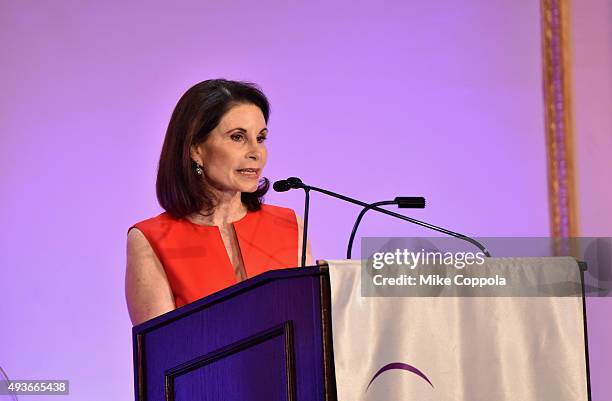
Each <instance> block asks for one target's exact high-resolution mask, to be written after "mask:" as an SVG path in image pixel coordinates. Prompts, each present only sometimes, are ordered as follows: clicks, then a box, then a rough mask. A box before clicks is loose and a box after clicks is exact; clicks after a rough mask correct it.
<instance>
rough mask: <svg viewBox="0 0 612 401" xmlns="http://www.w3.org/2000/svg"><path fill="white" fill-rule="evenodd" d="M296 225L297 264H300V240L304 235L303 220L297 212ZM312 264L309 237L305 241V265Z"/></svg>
mask: <svg viewBox="0 0 612 401" xmlns="http://www.w3.org/2000/svg"><path fill="white" fill-rule="evenodd" d="M295 218H296V219H297V225H298V266H301V265H302V241H303V238H304V236H303V235H302V234H303V233H304V220H302V218H301V217H300V216H298V215H297V214H296V215H295ZM311 265H312V250H311V248H310V239H308V240H307V241H306V266H311Z"/></svg>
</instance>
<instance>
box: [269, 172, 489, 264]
mask: <svg viewBox="0 0 612 401" xmlns="http://www.w3.org/2000/svg"><path fill="white" fill-rule="evenodd" d="M278 183H279V182H277V183H275V184H274V188H275V189H276V190H278V189H277V188H280V186H278V187H277V184H278ZM283 184H284V185H285V188H286V189H284V190H285V191H286V190H289V189H292V188H302V189H304V191H306V193H308V191H310V190H312V191H315V192H320V193H322V194H325V195H328V196H331V197H333V198H338V199H341V200H343V201H346V202H349V203H353V204H356V205H359V206H362V207H364V208H367V209H368V210H375V211H377V212H379V213H383V214H386V215H389V216H392V217H395V218H398V219H400V220H404V221H408V222H410V223H413V224H416V225H419V226H421V227H425V228H429V229H430V230H434V231H438V232H440V233H443V234H446V235H450V236H451V237H455V238H458V239H461V240H463V241H467V242H469V243H470V244H472V245H474V246H475V247H477V248H478V249H479V250H480V251H481V252H482V253H484V254H485V256H487V257H491V254H490V253H489V251H488V250H487V248H485V246H484V245H482V244H481V243H480V242H478V241H476V240H475V239H473V238H471V237H468V236H467V235H463V234H460V233H457V232H454V231H451V230H447V229H446V228H442V227H438V226H435V225H433V224H429V223H426V222H424V221H421V220H417V219H413V218H412V217H408V216H404V215H403V214H399V213H395V212H391V211H389V210H387V209H383V208H380V207H378V206H375V205H373V204H368V203H365V202H362V201H360V200H357V199H353V198H350V197H348V196H345V195H341V194H337V193H335V192H332V191H328V190H326V189H323V188H317V187H313V186H312V185H306V184H304V183H303V182H302V181H301V180H300V179H299V178H296V177H291V178H289V179H287V180H284V181H283ZM306 213H307V211H305V214H306ZM305 237H306V232H304V238H305ZM305 241H306V240H305V239H304V241H303V242H302V260H305V258H304V253H305V252H306V249H305V248H304V243H305Z"/></svg>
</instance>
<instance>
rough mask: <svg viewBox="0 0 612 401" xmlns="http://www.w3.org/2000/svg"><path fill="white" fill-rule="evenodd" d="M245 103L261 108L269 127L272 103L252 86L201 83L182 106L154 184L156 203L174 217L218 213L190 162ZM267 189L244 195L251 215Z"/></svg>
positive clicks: (174, 117) (176, 112)
mask: <svg viewBox="0 0 612 401" xmlns="http://www.w3.org/2000/svg"><path fill="white" fill-rule="evenodd" d="M242 103H249V104H254V105H256V106H257V107H259V108H260V109H261V112H262V113H263V116H264V119H265V121H266V123H267V122H268V117H269V116H270V103H269V102H268V99H267V98H266V96H265V95H264V94H263V92H262V91H261V90H260V89H259V88H258V87H257V86H256V85H254V84H252V83H248V82H240V81H229V80H225V79H211V80H207V81H203V82H200V83H198V84H196V85H194V86H192V87H191V88H190V89H189V90H188V91H187V92H185V94H184V95H183V96H182V97H181V98H180V100H179V101H178V103H177V105H176V107H175V108H174V112H173V113H172V117H171V118H170V123H169V124H168V130H167V131H166V137H165V139H164V145H163V147H162V151H161V155H160V158H159V167H158V170H157V182H156V190H157V200H158V201H159V204H160V205H161V207H162V208H164V209H165V210H166V211H167V212H168V213H169V214H170V215H171V216H172V217H174V218H183V217H185V216H188V215H190V214H192V213H197V212H200V211H202V210H203V211H204V212H205V213H207V214H210V213H212V212H213V211H214V208H215V206H216V202H217V200H216V198H215V196H214V195H213V192H212V191H211V189H210V185H209V184H208V183H207V182H206V180H205V179H203V178H202V177H204V176H203V175H198V174H197V173H196V171H195V170H196V167H197V165H196V164H195V162H194V161H193V160H192V159H191V155H190V149H191V146H192V145H198V144H200V143H202V142H203V141H205V140H206V138H208V136H209V135H210V132H211V131H212V130H213V129H214V128H215V127H216V126H217V125H218V124H219V122H220V121H221V118H222V117H223V116H224V115H225V113H227V112H228V111H229V110H230V108H232V107H233V106H235V105H236V104H242ZM269 187H270V182H269V181H268V179H267V178H264V179H263V180H261V181H260V183H259V185H258V187H257V190H255V192H243V193H242V194H241V199H242V202H243V203H244V205H245V206H246V207H247V210H249V211H256V210H259V209H260V208H261V205H262V203H263V196H264V195H265V194H266V192H268V189H269Z"/></svg>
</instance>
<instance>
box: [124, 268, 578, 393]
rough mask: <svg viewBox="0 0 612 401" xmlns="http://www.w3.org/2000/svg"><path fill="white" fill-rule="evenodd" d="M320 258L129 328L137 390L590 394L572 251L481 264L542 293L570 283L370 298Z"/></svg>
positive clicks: (349, 273)
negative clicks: (496, 291)
mask: <svg viewBox="0 0 612 401" xmlns="http://www.w3.org/2000/svg"><path fill="white" fill-rule="evenodd" d="M327 263H328V265H322V266H317V267H307V268H292V269H284V270H274V271H269V272H267V273H264V274H262V275H259V276H256V277H253V278H251V279H249V280H246V281H243V282H241V283H239V284H236V285H234V286H232V287H230V288H227V289H225V290H222V291H220V292H218V293H215V294H212V295H210V296H208V297H205V298H202V299H200V300H198V301H196V302H193V303H191V304H188V305H185V306H183V307H181V308H178V309H176V310H174V311H171V312H168V313H166V314H164V315H162V316H159V317H157V318H154V319H152V320H149V321H147V322H145V323H142V324H140V325H138V326H135V327H134V328H133V347H134V372H135V382H134V385H135V395H136V400H137V401H162V400H163V401H186V400H188V401H191V400H204V401H217V400H240V401H253V400H266V401H276V400H300V401H302V400H308V401H310V400H321V401H323V400H325V401H335V400H337V399H338V398H339V399H341V400H362V401H369V400H379V399H381V400H382V399H420V400H424V399H427V400H434V399H435V400H449V401H450V400H517V399H520V400H525V401H527V400H528V401H536V400H537V401H539V400H549V399H554V400H563V401H566V400H567V401H576V400H585V401H586V400H588V399H590V384H589V373H588V349H587V333H586V321H585V320H584V319H585V314H584V307H585V304H584V282H583V270H582V269H580V268H579V266H578V264H577V263H576V261H575V260H573V259H572V258H499V259H496V258H491V259H488V260H487V263H486V264H485V265H483V269H485V270H484V271H493V272H498V273H499V274H504V275H505V276H506V277H508V279H509V281H510V282H513V281H514V280H510V279H511V278H514V279H521V280H523V281H520V282H522V283H525V284H528V283H530V282H531V283H532V284H535V285H536V287H535V288H536V289H537V290H538V291H543V293H542V294H549V290H550V288H551V287H550V285H551V284H554V287H556V288H558V289H559V290H560V291H561V293H566V292H567V291H569V293H568V294H569V295H568V296H556V295H554V293H551V294H553V295H545V296H539V297H538V296H533V295H534V294H533V293H531V292H527V293H525V294H522V295H521V293H520V292H518V293H515V292H512V291H511V292H509V293H503V292H502V296H493V295H494V294H489V296H477V294H470V293H463V292H461V293H454V292H453V293H452V294H451V296H442V295H443V294H442V293H440V292H439V291H438V290H439V289H438V288H437V287H432V289H431V291H433V292H432V294H429V295H428V294H425V295H419V294H418V293H415V292H414V291H415V290H410V292H412V293H413V295H414V296H377V295H376V294H375V296H371V297H368V296H362V293H361V289H362V287H361V283H362V279H363V280H365V279H367V278H368V277H369V276H368V271H367V270H366V271H365V273H364V270H363V269H362V266H361V264H360V262H359V261H351V260H346V261H331V260H328V261H327ZM491 269H492V270H491ZM551 269H552V270H551ZM478 272H479V270H478V269H476V270H474V273H473V274H475V275H477V274H478ZM553 273H554V274H553ZM461 275H465V276H468V273H467V272H464V271H462V272H461ZM570 284H571V285H570ZM573 284H578V287H576V286H574V285H573ZM525 288H526V289H528V288H529V286H527V287H525ZM576 288H578V289H580V290H581V291H580V292H578V293H576V294H575V295H571V294H572V293H573V292H574V290H575V289H576ZM516 289H518V288H517V287H514V290H516ZM434 290H435V291H434ZM514 290H513V291H514ZM332 294H333V303H332V302H331V301H332ZM457 294H459V295H461V296H457ZM378 295H384V294H378ZM386 295H391V294H386ZM474 295H476V296H474ZM332 308H333V310H332ZM332 312H333V316H334V321H333V324H334V326H333V332H334V338H332V325H331V323H332ZM334 344H335V347H334ZM334 348H335V356H336V361H335V363H334Z"/></svg>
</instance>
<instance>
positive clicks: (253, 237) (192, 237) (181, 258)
mask: <svg viewBox="0 0 612 401" xmlns="http://www.w3.org/2000/svg"><path fill="white" fill-rule="evenodd" d="M233 225H234V230H235V231H236V237H237V238H238V244H239V246H240V252H241V253H242V259H243V261H244V267H245V270H246V274H247V277H253V276H256V275H258V274H260V273H263V272H265V271H268V270H275V269H284V268H288V267H295V266H297V265H298V254H297V253H298V227H297V219H296V215H295V212H294V211H293V210H291V209H287V208H284V207H279V206H272V205H262V207H261V210H259V211H257V212H247V214H246V216H245V217H243V218H242V219H240V220H238V221H235V222H234V223H233ZM133 227H136V228H138V229H139V230H140V231H142V233H143V234H144V235H145V237H146V238H147V240H148V241H149V244H150V245H151V247H152V248H153V251H155V254H156V255H157V257H158V258H159V260H160V262H161V264H162V265H163V267H164V270H165V271H166V275H167V276H168V281H169V282H170V288H171V289H172V293H173V295H174V302H175V305H176V307H177V308H178V307H180V306H183V305H185V304H188V303H190V302H193V301H195V300H198V299H200V298H202V297H205V296H207V295H210V294H212V293H214V292H217V291H219V290H222V289H224V288H227V287H229V286H231V285H233V284H236V282H237V280H236V276H235V274H234V268H233V266H232V264H231V262H230V259H229V256H228V254H227V251H226V250H225V246H224V245H223V239H222V238H221V233H220V232H219V228H218V227H216V226H202V225H199V224H195V223H192V222H191V221H189V220H187V219H175V218H173V217H172V216H170V215H169V214H168V213H166V212H164V213H162V214H160V215H159V216H157V217H153V218H150V219H148V220H144V221H141V222H139V223H136V224H134V225H133V226H132V227H130V229H131V228H133Z"/></svg>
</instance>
